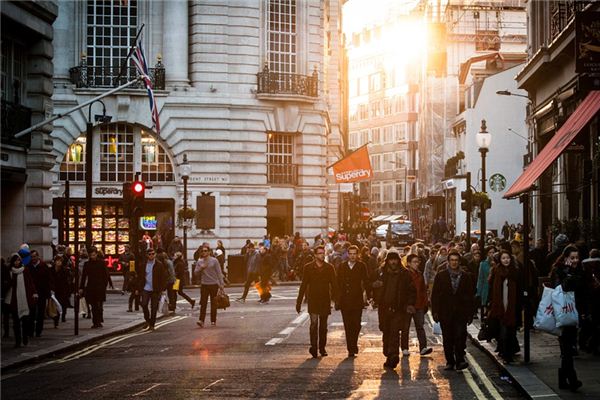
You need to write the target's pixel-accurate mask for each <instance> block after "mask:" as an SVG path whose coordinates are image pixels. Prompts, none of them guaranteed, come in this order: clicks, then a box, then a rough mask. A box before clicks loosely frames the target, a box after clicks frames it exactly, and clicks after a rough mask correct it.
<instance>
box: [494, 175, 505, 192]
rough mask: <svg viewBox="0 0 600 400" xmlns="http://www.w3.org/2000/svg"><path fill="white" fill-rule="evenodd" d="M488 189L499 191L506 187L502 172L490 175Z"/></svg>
mask: <svg viewBox="0 0 600 400" xmlns="http://www.w3.org/2000/svg"><path fill="white" fill-rule="evenodd" d="M490 189H492V190H493V191H494V192H501V191H503V190H504V189H506V178H505V177H504V175H502V174H494V175H492V176H490Z"/></svg>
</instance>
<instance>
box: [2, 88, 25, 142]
mask: <svg viewBox="0 0 600 400" xmlns="http://www.w3.org/2000/svg"><path fill="white" fill-rule="evenodd" d="M30 126H31V108H28V107H25V106H22V105H20V104H15V103H10V102H8V101H4V100H2V144H12V145H17V146H26V147H29V146H30V145H31V135H25V136H22V137H20V138H18V139H17V138H15V134H17V133H19V132H21V131H22V130H24V129H27V128H29V127H30Z"/></svg>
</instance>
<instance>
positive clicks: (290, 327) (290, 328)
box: [279, 326, 296, 336]
mask: <svg viewBox="0 0 600 400" xmlns="http://www.w3.org/2000/svg"><path fill="white" fill-rule="evenodd" d="M294 329H296V328H294V327H293V326H288V327H287V328H285V329H284V330H282V331H281V332H279V335H283V336H286V335H289V334H291V333H292V332H294Z"/></svg>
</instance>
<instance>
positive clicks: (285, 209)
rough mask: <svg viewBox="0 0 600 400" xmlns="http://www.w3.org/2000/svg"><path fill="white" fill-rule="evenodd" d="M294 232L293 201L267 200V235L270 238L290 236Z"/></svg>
mask: <svg viewBox="0 0 600 400" xmlns="http://www.w3.org/2000/svg"><path fill="white" fill-rule="evenodd" d="M293 230H294V201H293V200H267V233H268V234H270V235H271V236H272V237H275V236H279V237H281V236H284V235H292V234H293Z"/></svg>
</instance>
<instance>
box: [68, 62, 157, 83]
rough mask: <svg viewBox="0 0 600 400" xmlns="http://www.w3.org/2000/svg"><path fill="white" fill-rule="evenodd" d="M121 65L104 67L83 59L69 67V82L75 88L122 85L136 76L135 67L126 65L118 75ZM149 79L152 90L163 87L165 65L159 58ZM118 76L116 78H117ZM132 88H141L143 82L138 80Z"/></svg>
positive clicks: (151, 69)
mask: <svg viewBox="0 0 600 400" xmlns="http://www.w3.org/2000/svg"><path fill="white" fill-rule="evenodd" d="M120 72H121V67H120V66H118V67H105V66H93V65H87V62H86V61H85V60H82V62H81V65H79V66H77V67H73V68H71V69H69V74H70V76H71V82H72V83H73V84H74V85H75V87H77V88H113V87H117V86H120V85H123V84H125V83H127V82H129V81H131V80H133V79H135V78H137V77H138V73H137V70H136V68H135V67H131V66H130V67H126V68H124V69H123V74H122V75H121V76H120V77H119V73H120ZM149 72H150V80H151V81H152V88H153V89H154V90H164V89H165V67H164V66H163V65H162V63H161V62H160V60H159V61H158V63H157V64H156V66H155V67H154V68H150V71H149ZM117 77H118V79H117ZM130 87H132V88H138V89H143V88H144V84H143V82H138V83H136V84H135V85H133V86H130Z"/></svg>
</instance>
